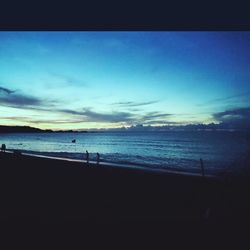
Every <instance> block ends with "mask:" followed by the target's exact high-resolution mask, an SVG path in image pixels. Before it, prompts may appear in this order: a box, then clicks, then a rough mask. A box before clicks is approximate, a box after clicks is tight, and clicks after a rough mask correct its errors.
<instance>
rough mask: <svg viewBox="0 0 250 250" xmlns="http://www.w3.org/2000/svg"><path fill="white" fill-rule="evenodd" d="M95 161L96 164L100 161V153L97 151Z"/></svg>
mask: <svg viewBox="0 0 250 250" xmlns="http://www.w3.org/2000/svg"><path fill="white" fill-rule="evenodd" d="M96 162H97V164H99V162H100V154H99V153H96Z"/></svg>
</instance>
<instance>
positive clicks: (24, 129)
mask: <svg viewBox="0 0 250 250" xmlns="http://www.w3.org/2000/svg"><path fill="white" fill-rule="evenodd" d="M68 132H76V133H77V132H81V133H87V132H88V131H75V130H56V131H54V130H51V129H39V128H34V127H30V126H3V125H0V133H68Z"/></svg>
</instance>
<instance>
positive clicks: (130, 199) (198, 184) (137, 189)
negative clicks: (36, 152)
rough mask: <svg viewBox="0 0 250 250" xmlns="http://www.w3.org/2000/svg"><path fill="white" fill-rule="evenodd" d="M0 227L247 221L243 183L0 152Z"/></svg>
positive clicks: (246, 194) (245, 184) (249, 219)
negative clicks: (5, 224) (18, 224)
mask: <svg viewBox="0 0 250 250" xmlns="http://www.w3.org/2000/svg"><path fill="white" fill-rule="evenodd" d="M0 183H1V186H0V189H1V207H0V219H1V221H12V220H21V221H22V220H24V221H32V222H35V223H68V222H70V223H75V222H77V223H78V222H82V221H84V222H88V223H104V224H112V223H115V224H117V223H118V224H119V223H144V222H153V223H155V224H157V223H158V224H161V225H164V224H167V223H169V222H173V221H178V222H180V221H193V222H202V223H203V222H204V223H207V222H212V223H213V222H216V223H218V222H225V221H235V222H239V223H240V222H244V223H249V222H250V216H249V214H248V211H250V210H249V208H250V206H249V197H250V196H249V190H250V189H249V182H248V181H247V179H244V180H239V179H235V180H234V181H230V182H229V181H225V180H219V179H212V178H203V177H202V176H187V175H178V174H171V173H163V172H152V171H144V170H143V169H133V168H120V167H115V166H108V165H103V164H98V165H97V164H86V163H83V162H78V161H66V160H59V159H49V158H46V157H45V158H42V157H39V158H38V157H32V156H28V155H15V154H10V153H0Z"/></svg>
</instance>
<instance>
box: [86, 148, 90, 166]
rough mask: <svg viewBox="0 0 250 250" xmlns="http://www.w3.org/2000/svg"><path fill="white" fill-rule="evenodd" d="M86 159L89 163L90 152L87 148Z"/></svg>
mask: <svg viewBox="0 0 250 250" xmlns="http://www.w3.org/2000/svg"><path fill="white" fill-rule="evenodd" d="M86 160H87V163H89V152H88V150H86Z"/></svg>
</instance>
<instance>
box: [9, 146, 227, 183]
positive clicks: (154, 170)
mask: <svg viewBox="0 0 250 250" xmlns="http://www.w3.org/2000/svg"><path fill="white" fill-rule="evenodd" d="M14 151H15V150H6V151H5V152H6V153H7V154H13V153H14ZM17 151H18V152H20V153H21V154H22V155H23V156H28V157H37V158H45V159H51V160H62V161H68V162H78V163H81V164H86V165H89V166H90V167H92V166H95V167H110V168H127V169H132V170H133V169H137V170H141V171H146V172H149V173H159V174H170V175H182V176H194V177H198V178H204V177H205V178H209V179H217V180H222V179H223V177H221V176H216V175H209V174H205V175H204V177H203V176H202V172H200V173H192V172H185V171H179V170H169V169H163V168H150V167H144V166H141V165H136V164H134V165H133V164H125V163H124V164H122V163H114V162H104V161H100V162H99V163H97V161H89V162H87V160H80V159H73V158H67V157H57V156H48V155H42V154H36V153H34V154H33V153H25V152H21V151H20V150H17Z"/></svg>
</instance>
